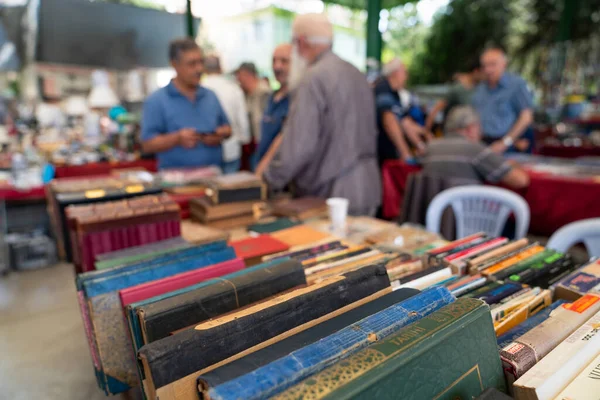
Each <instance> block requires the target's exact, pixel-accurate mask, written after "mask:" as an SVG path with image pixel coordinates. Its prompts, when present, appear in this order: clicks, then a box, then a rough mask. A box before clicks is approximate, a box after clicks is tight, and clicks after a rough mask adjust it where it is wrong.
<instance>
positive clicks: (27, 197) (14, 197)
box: [0, 186, 46, 201]
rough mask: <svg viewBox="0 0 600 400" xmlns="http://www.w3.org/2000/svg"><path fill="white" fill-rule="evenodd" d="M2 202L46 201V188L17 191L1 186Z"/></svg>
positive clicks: (0, 195) (10, 187)
mask: <svg viewBox="0 0 600 400" xmlns="http://www.w3.org/2000/svg"><path fill="white" fill-rule="evenodd" d="M0 200H4V201H45V200H46V192H45V191H44V186H39V187H34V188H31V189H28V190H17V189H15V188H14V187H12V186H0Z"/></svg>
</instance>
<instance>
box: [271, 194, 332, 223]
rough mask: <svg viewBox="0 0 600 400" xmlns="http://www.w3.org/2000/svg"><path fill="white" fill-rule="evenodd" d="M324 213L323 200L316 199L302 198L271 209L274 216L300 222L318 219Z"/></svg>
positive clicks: (325, 207) (325, 210)
mask: <svg viewBox="0 0 600 400" xmlns="http://www.w3.org/2000/svg"><path fill="white" fill-rule="evenodd" d="M326 213H327V204H325V200H323V199H319V198H317V197H302V198H299V199H294V200H290V201H288V202H285V203H281V204H277V205H275V206H274V207H273V214H274V215H277V216H280V217H291V218H297V219H300V220H305V219H309V218H314V217H318V216H321V215H325V214H326Z"/></svg>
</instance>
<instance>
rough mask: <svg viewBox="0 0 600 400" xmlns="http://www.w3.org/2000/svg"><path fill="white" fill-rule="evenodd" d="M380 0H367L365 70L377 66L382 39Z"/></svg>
mask: <svg viewBox="0 0 600 400" xmlns="http://www.w3.org/2000/svg"><path fill="white" fill-rule="evenodd" d="M380 12H381V0H368V1H367V70H369V69H373V68H379V63H380V62H381V47H382V39H381V32H379V13H380Z"/></svg>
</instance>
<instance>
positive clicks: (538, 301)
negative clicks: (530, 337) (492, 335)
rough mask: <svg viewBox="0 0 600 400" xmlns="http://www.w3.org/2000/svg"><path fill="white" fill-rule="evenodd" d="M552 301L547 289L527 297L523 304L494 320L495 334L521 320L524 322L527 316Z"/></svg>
mask: <svg viewBox="0 0 600 400" xmlns="http://www.w3.org/2000/svg"><path fill="white" fill-rule="evenodd" d="M551 303H552V293H551V292H550V291H549V290H544V291H542V292H541V293H540V294H538V295H536V296H534V297H532V298H531V299H529V300H528V301H527V302H525V304H522V305H520V306H518V307H517V308H515V309H514V310H512V311H511V312H509V313H508V314H507V315H505V316H504V317H503V318H501V319H500V320H499V321H497V322H494V329H495V330H496V335H497V336H500V335H502V334H504V333H506V332H507V331H509V330H510V329H512V328H514V327H515V326H517V325H519V324H520V323H522V322H525V321H526V320H527V319H528V318H529V317H531V316H533V315H535V314H537V313H538V312H540V311H541V310H543V309H544V308H546V307H548V306H549V305H550V304H551Z"/></svg>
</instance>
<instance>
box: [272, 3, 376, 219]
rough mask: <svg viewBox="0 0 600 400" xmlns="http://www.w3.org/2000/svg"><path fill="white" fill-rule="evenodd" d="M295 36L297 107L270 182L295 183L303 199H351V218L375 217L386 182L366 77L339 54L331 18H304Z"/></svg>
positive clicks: (274, 184)
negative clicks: (379, 163) (334, 45)
mask: <svg viewBox="0 0 600 400" xmlns="http://www.w3.org/2000/svg"><path fill="white" fill-rule="evenodd" d="M292 35H293V38H292V44H293V49H292V64H291V69H290V77H289V85H290V89H291V90H292V91H293V97H292V105H291V109H290V113H289V115H288V118H287V120H286V122H285V125H284V127H283V131H282V140H281V145H280V147H279V150H278V151H277V153H276V155H275V156H274V158H273V160H272V161H271V163H270V164H269V165H268V167H267V169H266V171H265V173H264V175H263V176H264V178H265V180H266V181H267V182H268V183H269V185H270V186H271V187H272V188H274V189H280V188H283V187H284V186H285V185H287V184H288V183H293V187H294V188H295V189H296V195H298V196H316V197H321V198H328V197H344V198H347V199H348V200H349V201H350V205H349V213H350V214H352V215H373V214H375V211H376V209H377V207H378V206H379V204H380V203H381V180H380V176H379V169H378V168H377V154H376V135H377V126H376V120H375V113H374V110H375V103H374V100H373V94H372V91H371V89H370V87H369V84H368V83H367V80H366V77H365V76H364V75H363V74H362V73H361V72H360V71H358V70H357V69H356V68H355V67H354V66H352V65H351V64H349V63H347V62H346V61H343V60H342V59H340V58H339V57H338V56H336V55H335V54H334V53H333V52H332V50H331V48H332V41H333V28H332V25H331V23H330V22H329V21H328V20H327V17H325V16H324V15H322V14H304V15H299V16H297V17H296V19H295V20H294V23H293V25H292Z"/></svg>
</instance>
